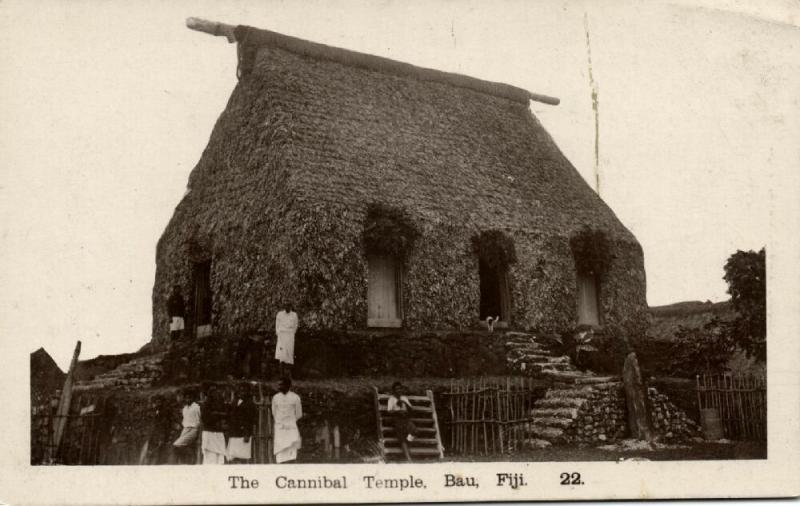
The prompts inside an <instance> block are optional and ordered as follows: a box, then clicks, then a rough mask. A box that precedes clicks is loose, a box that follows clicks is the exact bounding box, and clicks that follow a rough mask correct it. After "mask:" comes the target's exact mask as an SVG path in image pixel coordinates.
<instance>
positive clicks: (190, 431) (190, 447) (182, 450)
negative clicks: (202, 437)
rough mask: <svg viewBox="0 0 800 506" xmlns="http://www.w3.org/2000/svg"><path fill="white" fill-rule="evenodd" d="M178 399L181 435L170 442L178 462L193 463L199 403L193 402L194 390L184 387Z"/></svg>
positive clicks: (198, 421) (198, 427)
mask: <svg viewBox="0 0 800 506" xmlns="http://www.w3.org/2000/svg"><path fill="white" fill-rule="evenodd" d="M178 400H179V401H180V402H181V403H182V404H183V421H182V422H181V426H182V429H181V435H180V436H178V439H176V440H175V442H174V443H172V446H173V447H174V448H175V455H176V457H177V460H178V463H179V464H194V461H195V453H196V448H197V447H196V446H195V444H196V443H197V433H198V432H199V431H200V405H199V404H197V402H195V392H194V390H190V389H184V390H183V391H182V392H181V393H180V395H179V398H178Z"/></svg>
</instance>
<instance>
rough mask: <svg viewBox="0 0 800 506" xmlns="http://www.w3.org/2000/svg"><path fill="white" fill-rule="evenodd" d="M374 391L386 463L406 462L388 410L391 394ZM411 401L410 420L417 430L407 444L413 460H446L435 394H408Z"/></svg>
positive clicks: (379, 444) (379, 433)
mask: <svg viewBox="0 0 800 506" xmlns="http://www.w3.org/2000/svg"><path fill="white" fill-rule="evenodd" d="M372 388H373V390H374V391H375V419H376V420H377V422H378V446H379V447H380V449H381V453H382V455H383V458H384V460H385V461H386V462H390V461H404V460H405V455H404V454H403V449H402V448H401V447H400V441H399V440H398V439H397V436H396V435H395V433H394V432H395V431H394V427H393V426H392V421H391V418H390V415H389V414H388V411H387V404H388V402H389V394H382V393H380V392H378V388H377V387H372ZM407 397H408V400H409V401H410V402H411V404H412V405H413V406H414V408H415V409H414V415H413V418H412V419H411V420H412V421H413V422H414V425H416V427H417V436H416V438H414V441H410V442H409V443H408V452H409V453H410V454H411V458H412V459H413V460H415V461H416V460H432V459H442V458H444V447H443V446H442V436H441V433H440V432H439V420H438V418H437V417H436V404H435V403H434V401H433V392H432V391H430V390H426V391H425V395H409V396H407Z"/></svg>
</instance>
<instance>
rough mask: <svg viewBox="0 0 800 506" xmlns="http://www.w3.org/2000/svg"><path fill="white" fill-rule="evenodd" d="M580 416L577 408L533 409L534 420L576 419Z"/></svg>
mask: <svg viewBox="0 0 800 506" xmlns="http://www.w3.org/2000/svg"><path fill="white" fill-rule="evenodd" d="M576 416H578V410H577V409H576V408H533V409H532V410H531V417H532V418H575V417H576Z"/></svg>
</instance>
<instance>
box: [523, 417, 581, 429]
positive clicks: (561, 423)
mask: <svg viewBox="0 0 800 506" xmlns="http://www.w3.org/2000/svg"><path fill="white" fill-rule="evenodd" d="M574 421H575V420H573V419H572V418H559V417H545V418H534V419H533V422H532V423H533V424H534V425H537V426H542V427H545V426H546V427H556V428H558V429H566V428H567V427H569V426H570V425H572V423H573V422H574Z"/></svg>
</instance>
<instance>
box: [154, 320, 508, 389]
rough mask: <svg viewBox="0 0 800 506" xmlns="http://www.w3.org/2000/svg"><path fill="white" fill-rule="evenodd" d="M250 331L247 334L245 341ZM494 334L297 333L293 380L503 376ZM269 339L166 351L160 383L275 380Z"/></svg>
mask: <svg viewBox="0 0 800 506" xmlns="http://www.w3.org/2000/svg"><path fill="white" fill-rule="evenodd" d="M250 337H253V339H250ZM505 343H506V340H505V337H504V335H503V334H502V333H499V332H496V333H489V332H485V331H484V332H481V331H465V332H412V331H403V330H399V329H398V330H397V331H377V330H376V331H351V332H339V333H332V332H324V333H323V332H320V333H316V332H308V331H303V330H302V329H301V331H299V332H298V334H297V336H296V339H295V365H294V368H293V372H292V373H293V376H294V377H295V378H301V379H316V378H341V377H357V376H395V377H397V378H398V379H403V378H409V377H466V376H479V375H503V374H506V372H507V371H506V344H505ZM274 354H275V337H274V336H273V335H269V334H251V335H249V336H236V337H234V336H210V337H208V338H203V339H198V340H194V341H192V342H191V343H188V342H187V343H184V344H181V345H180V346H177V347H175V348H174V349H172V350H171V351H170V352H168V353H167V354H166V356H165V359H164V364H163V369H164V371H166V373H167V375H166V376H165V378H164V380H165V381H166V382H168V383H175V382H185V381H200V380H201V379H202V380H224V379H228V378H242V377H249V378H254V379H255V378H259V379H268V378H276V377H277V374H278V371H277V369H278V364H277V362H276V361H275V360H274V358H273V357H274Z"/></svg>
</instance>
